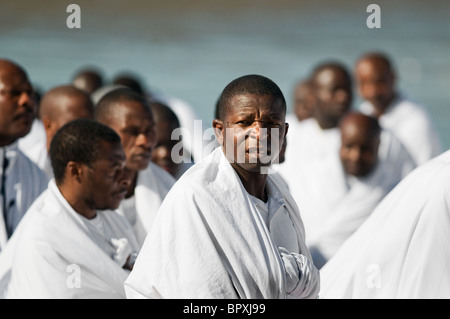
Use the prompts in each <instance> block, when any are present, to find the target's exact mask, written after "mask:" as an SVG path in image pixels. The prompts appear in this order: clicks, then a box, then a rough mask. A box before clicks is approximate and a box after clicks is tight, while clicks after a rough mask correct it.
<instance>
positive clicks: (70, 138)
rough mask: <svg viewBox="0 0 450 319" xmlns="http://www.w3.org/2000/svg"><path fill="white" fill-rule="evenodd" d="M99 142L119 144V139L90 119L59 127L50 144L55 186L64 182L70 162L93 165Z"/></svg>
mask: <svg viewBox="0 0 450 319" xmlns="http://www.w3.org/2000/svg"><path fill="white" fill-rule="evenodd" d="M101 141H106V142H109V143H112V144H115V143H120V137H119V135H118V134H117V133H116V132H115V131H114V130H113V129H111V128H109V127H108V126H106V125H103V124H101V123H99V122H96V121H94V120H91V119H77V120H74V121H71V122H69V123H67V124H65V125H64V126H63V127H61V128H60V129H59V130H58V131H57V132H56V134H55V136H54V137H53V139H52V142H51V143H50V160H51V164H52V168H53V175H54V177H55V181H56V184H58V185H60V184H61V183H62V182H63V181H64V175H65V171H66V166H67V163H69V162H70V161H74V162H78V163H83V164H86V165H91V164H92V163H94V162H95V161H96V159H97V156H98V150H99V145H100V142H101Z"/></svg>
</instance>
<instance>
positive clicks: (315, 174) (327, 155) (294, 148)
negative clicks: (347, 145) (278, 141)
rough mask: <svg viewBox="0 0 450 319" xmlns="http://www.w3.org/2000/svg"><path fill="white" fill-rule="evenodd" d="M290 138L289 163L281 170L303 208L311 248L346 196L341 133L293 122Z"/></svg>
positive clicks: (313, 122) (314, 123) (308, 122)
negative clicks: (339, 155) (340, 151)
mask: <svg viewBox="0 0 450 319" xmlns="http://www.w3.org/2000/svg"><path fill="white" fill-rule="evenodd" d="M286 138H287V146H286V153H285V162H284V163H282V164H280V165H278V167H277V170H278V171H279V173H280V175H281V176H282V177H283V178H284V180H285V181H286V183H287V184H288V186H289V190H290V193H291V194H292V196H293V197H294V199H295V201H296V202H297V204H298V206H299V208H300V212H301V215H302V219H303V222H304V224H305V230H306V234H307V244H308V245H309V244H310V242H311V241H312V240H314V236H315V234H316V233H317V232H318V230H319V229H321V227H322V224H323V221H324V220H326V219H327V218H328V216H329V214H330V213H331V211H332V210H333V208H335V207H336V205H337V203H338V202H339V201H340V199H341V198H342V197H343V196H344V195H345V192H346V183H345V180H344V179H343V178H342V167H341V163H340V160H339V157H338V154H339V147H340V144H341V140H340V132H339V129H338V128H332V129H327V130H323V129H321V128H320V126H319V124H318V123H317V120H316V119H313V118H311V119H306V120H303V121H301V122H298V121H297V122H293V123H292V125H290V126H289V131H288V134H287V136H286Z"/></svg>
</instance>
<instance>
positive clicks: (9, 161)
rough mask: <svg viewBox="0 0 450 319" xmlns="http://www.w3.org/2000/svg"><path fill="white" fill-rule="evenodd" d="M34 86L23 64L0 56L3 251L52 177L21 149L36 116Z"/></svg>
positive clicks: (0, 242) (0, 236) (0, 244)
mask: <svg viewBox="0 0 450 319" xmlns="http://www.w3.org/2000/svg"><path fill="white" fill-rule="evenodd" d="M35 107H36V105H35V99H34V98H33V88H32V86H31V84H30V82H29V79H28V76H27V74H26V72H25V70H23V68H22V67H20V66H19V65H17V64H16V63H14V62H13V61H9V60H4V59H0V164H1V166H0V212H1V215H0V252H1V250H2V249H3V246H4V245H5V244H6V242H7V241H8V239H9V238H10V236H11V235H12V234H13V232H14V230H15V229H16V227H17V224H18V223H19V221H20V220H21V219H22V217H23V216H24V214H25V213H26V211H27V209H28V208H29V206H30V205H31V204H32V203H33V201H34V200H35V199H36V197H38V196H39V194H41V193H42V192H43V191H44V190H45V188H46V187H47V183H48V179H47V177H46V176H45V174H44V172H42V171H41V170H40V169H39V167H37V166H36V164H34V163H33V162H32V161H31V160H30V159H29V158H28V157H26V156H25V155H24V154H23V153H22V152H21V151H20V150H19V148H18V140H19V139H20V138H22V137H24V136H26V134H28V133H29V132H30V130H31V127H32V124H33V121H34V119H35V116H34V113H35Z"/></svg>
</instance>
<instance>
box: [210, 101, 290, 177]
mask: <svg viewBox="0 0 450 319" xmlns="http://www.w3.org/2000/svg"><path fill="white" fill-rule="evenodd" d="M229 103H230V107H229V110H228V113H227V115H226V117H225V119H224V121H223V122H222V125H220V124H219V125H215V128H216V129H219V130H218V131H216V132H217V134H218V135H217V138H218V140H219V141H220V143H221V144H222V147H223V150H224V153H225V155H226V157H227V158H228V160H229V161H230V163H231V165H232V166H233V167H235V168H236V169H243V170H245V171H248V172H261V167H267V166H270V164H271V162H272V161H273V159H275V158H277V157H278V154H279V152H280V150H281V147H282V144H283V142H284V139H285V136H286V133H287V127H288V125H287V124H286V123H285V115H286V114H285V110H284V108H283V104H282V101H281V100H280V99H275V98H274V97H273V96H270V95H256V94H240V95H235V96H234V97H233V98H232V99H231V100H230V102H229Z"/></svg>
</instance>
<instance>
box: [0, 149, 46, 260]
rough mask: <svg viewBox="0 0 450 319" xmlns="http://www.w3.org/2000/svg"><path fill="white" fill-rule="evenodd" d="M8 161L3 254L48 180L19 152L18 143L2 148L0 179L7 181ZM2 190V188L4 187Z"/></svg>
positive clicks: (0, 236) (0, 227) (0, 218)
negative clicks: (18, 225) (5, 163)
mask: <svg viewBox="0 0 450 319" xmlns="http://www.w3.org/2000/svg"><path fill="white" fill-rule="evenodd" d="M5 154H6V158H7V160H8V165H7V168H6V176H5V185H6V188H5V191H6V201H5V203H6V205H7V213H6V214H7V219H6V221H5V218H4V216H5V212H4V211H3V196H1V195H0V212H1V215H0V252H1V250H2V249H3V246H4V245H5V244H6V242H7V241H8V237H9V236H10V235H11V234H12V233H13V232H14V230H15V228H16V227H17V224H18V223H19V221H20V220H21V219H22V217H23V216H24V214H25V213H26V211H27V210H28V208H29V207H30V205H31V204H32V203H33V201H34V200H35V199H36V198H37V197H38V196H39V194H41V193H42V192H43V191H44V190H45V189H46V187H47V184H48V179H47V177H46V176H45V174H44V172H43V171H42V170H41V169H39V167H37V166H36V164H34V163H33V162H32V161H31V160H30V159H29V158H28V157H27V156H25V155H24V154H23V153H22V152H21V151H20V150H19V148H18V142H15V143H13V144H11V145H8V146H5V147H1V148H0V179H3V175H4V173H3V161H4V156H5ZM0 188H1V185H0Z"/></svg>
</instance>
